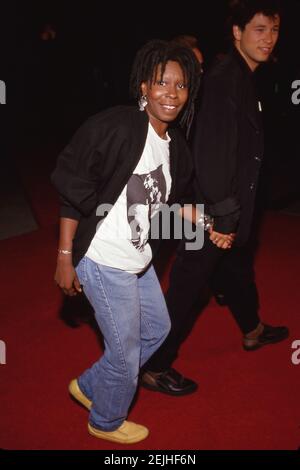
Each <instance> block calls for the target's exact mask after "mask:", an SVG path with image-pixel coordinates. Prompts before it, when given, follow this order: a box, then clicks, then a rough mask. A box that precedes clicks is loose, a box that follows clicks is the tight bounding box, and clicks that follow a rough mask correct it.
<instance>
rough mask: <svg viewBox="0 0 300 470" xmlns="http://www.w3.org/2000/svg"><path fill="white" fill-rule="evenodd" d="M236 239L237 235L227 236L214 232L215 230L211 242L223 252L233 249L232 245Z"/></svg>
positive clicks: (211, 233)
mask: <svg viewBox="0 0 300 470" xmlns="http://www.w3.org/2000/svg"><path fill="white" fill-rule="evenodd" d="M235 237H236V234H235V233H230V234H225V233H219V232H214V231H213V230H212V231H211V232H210V237H209V238H210V240H211V241H212V242H213V244H214V245H216V246H217V247H218V248H221V249H222V250H229V249H230V248H231V247H232V243H233V242H234V239H235Z"/></svg>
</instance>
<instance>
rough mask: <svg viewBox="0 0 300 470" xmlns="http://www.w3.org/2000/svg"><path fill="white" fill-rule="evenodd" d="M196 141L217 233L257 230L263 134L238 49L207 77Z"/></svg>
mask: <svg viewBox="0 0 300 470" xmlns="http://www.w3.org/2000/svg"><path fill="white" fill-rule="evenodd" d="M200 103H201V104H200V109H199V114H198V116H197V120H196V125H195V129H194V139H193V156H194V161H195V169H196V179H195V191H196V194H197V201H198V202H199V203H204V204H205V205H206V210H207V212H210V213H211V214H212V215H213V216H215V226H214V227H215V230H216V231H218V232H223V233H230V232H235V231H236V230H237V239H236V243H237V244H238V245H241V244H244V243H245V242H246V241H247V239H248V237H249V233H250V230H251V224H252V218H253V211H254V203H255V194H256V188H257V183H258V177H259V171H260V166H261V162H262V158H263V150H264V145H263V129H262V119H261V115H260V114H261V113H260V111H259V102H258V99H257V96H256V91H255V84H254V74H253V72H252V71H251V70H250V68H249V67H248V65H247V63H246V62H245V61H244V59H243V58H242V56H241V55H240V54H239V52H238V51H237V50H236V49H235V48H234V49H233V50H232V51H231V52H230V53H229V54H227V55H226V56H225V57H224V58H223V59H221V60H219V61H217V62H216V63H215V64H214V65H213V66H212V68H211V69H210V70H209V71H208V72H207V74H206V75H205V77H204V83H203V89H202V96H201V99H200Z"/></svg>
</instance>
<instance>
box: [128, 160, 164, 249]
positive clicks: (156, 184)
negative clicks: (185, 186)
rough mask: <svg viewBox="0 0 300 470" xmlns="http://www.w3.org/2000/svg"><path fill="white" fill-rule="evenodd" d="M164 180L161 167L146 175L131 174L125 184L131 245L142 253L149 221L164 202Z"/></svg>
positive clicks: (146, 238)
mask: <svg viewBox="0 0 300 470" xmlns="http://www.w3.org/2000/svg"><path fill="white" fill-rule="evenodd" d="M166 191H167V188H166V180H165V177H164V174H163V171H162V165H160V166H159V167H158V168H157V169H156V170H153V171H151V172H150V173H147V174H142V175H138V174H133V175H132V176H131V178H130V180H129V181H128V183H127V194H126V196H127V217H128V223H129V225H130V228H131V243H132V244H133V246H134V247H135V248H136V249H137V250H139V251H144V247H145V245H146V243H147V240H148V236H149V230H150V219H151V217H153V216H154V215H155V213H156V212H158V211H159V208H160V205H161V204H164V203H165V202H166Z"/></svg>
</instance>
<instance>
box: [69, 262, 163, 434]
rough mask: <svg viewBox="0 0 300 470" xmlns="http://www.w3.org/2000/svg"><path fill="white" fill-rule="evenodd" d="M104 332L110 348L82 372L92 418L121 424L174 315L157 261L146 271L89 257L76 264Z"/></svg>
mask: <svg viewBox="0 0 300 470" xmlns="http://www.w3.org/2000/svg"><path fill="white" fill-rule="evenodd" d="M76 272H77V275H78V278H79V280H80V283H81V285H82V286H83V290H84V293H85V295H86V297H87V298H88V300H89V302H90V303H91V305H92V307H93V309H94V311H95V317H96V320H97V323H98V326H99V328H100V330H101V333H102V335H103V338H104V345H105V349H104V354H103V356H102V357H101V358H100V359H99V361H97V362H96V363H95V364H94V365H93V366H92V367H91V368H90V369H87V370H86V371H85V372H84V373H83V374H82V375H81V376H80V377H79V378H78V384H79V387H80V389H81V390H82V392H83V393H84V394H85V395H86V396H87V397H88V398H89V399H90V400H91V401H92V402H93V406H92V409H91V412H90V418H89V421H90V424H91V425H92V426H94V427H95V428H98V429H101V430H103V431H113V430H115V429H117V428H118V427H119V426H120V425H121V424H122V423H123V421H124V420H125V419H126V417H127V413H128V409H129V406H130V404H131V402H132V399H133V397H134V394H135V391H136V388H137V383H138V374H139V369H140V367H141V366H142V365H143V364H144V363H145V362H146V361H147V360H148V359H149V358H150V356H152V354H153V353H154V352H155V351H156V350H157V349H158V348H159V346H160V345H161V344H162V342H163V341H164V339H165V338H166V336H167V335H168V333H169V331H170V327H171V325H170V319H169V314H168V310H167V306H166V303H165V299H164V295H163V293H162V290H161V287H160V284H159V281H158V279H157V276H156V273H155V271H154V268H153V266H152V265H151V266H150V268H148V269H147V271H145V272H144V273H142V274H140V275H136V274H129V273H127V272H126V271H122V270H119V269H114V268H110V267H107V266H103V265H100V264H97V263H95V262H94V261H92V260H91V259H89V258H87V257H84V258H83V259H82V260H81V261H80V263H79V265H78V266H77V268H76Z"/></svg>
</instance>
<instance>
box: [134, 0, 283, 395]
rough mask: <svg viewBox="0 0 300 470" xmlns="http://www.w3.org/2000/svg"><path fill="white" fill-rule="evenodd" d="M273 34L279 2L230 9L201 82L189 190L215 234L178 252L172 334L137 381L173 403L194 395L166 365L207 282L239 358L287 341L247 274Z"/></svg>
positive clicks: (171, 295)
mask: <svg viewBox="0 0 300 470" xmlns="http://www.w3.org/2000/svg"><path fill="white" fill-rule="evenodd" d="M279 27H280V13H279V5H278V4H277V2H274V1H272V0H255V1H253V0H252V1H247V0H244V1H239V2H235V7H234V10H233V16H232V33H233V41H234V47H233V49H232V50H231V51H230V52H229V53H228V54H227V55H226V56H225V57H224V58H222V59H221V60H219V61H218V62H217V63H216V64H215V65H214V66H213V67H212V68H211V70H210V71H209V72H208V73H207V74H206V76H205V78H204V85H203V90H202V97H201V106H200V110H199V114H198V118H197V121H196V127H195V132H194V139H193V154H194V160H195V169H196V177H195V189H196V194H197V202H198V203H200V202H201V203H203V202H204V204H205V205H206V212H207V213H210V214H211V215H212V216H213V217H214V226H213V230H211V231H210V232H207V233H206V239H205V243H204V248H203V249H202V250H198V251H185V250H184V248H183V245H181V246H180V248H179V252H178V256H177V258H176V261H175V263H174V266H173V269H172V272H171V276H170V287H169V290H168V293H167V305H168V309H169V313H170V317H171V323H172V329H171V332H170V334H169V336H168V338H167V340H166V341H165V342H164V343H163V345H162V346H161V347H160V349H159V350H158V351H157V352H156V353H155V354H154V355H153V356H152V358H151V359H150V361H149V362H148V363H147V365H146V371H145V373H144V374H143V376H142V379H141V383H142V385H143V386H145V387H146V388H148V389H150V390H154V391H160V392H163V393H168V394H171V395H175V396H177V395H185V394H187V393H192V392H193V391H195V390H196V389H197V384H196V383H195V382H194V381H192V380H190V379H187V378H185V377H183V376H182V375H181V374H180V373H179V372H177V371H176V370H174V369H172V368H171V365H172V362H173V361H174V359H175V358H176V356H177V353H178V349H179V347H180V344H181V342H182V340H183V339H184V337H185V335H186V325H187V324H188V323H189V318H190V315H191V312H192V307H193V306H194V305H195V303H196V301H197V299H198V296H199V293H200V292H201V290H202V289H203V288H204V285H205V284H206V283H207V282H208V281H209V279H210V278H211V277H212V276H213V275H214V276H215V275H217V277H218V284H219V285H221V287H222V293H223V294H224V295H225V298H226V303H227V305H228V307H229V309H230V311H231V313H232V314H233V316H234V319H235V321H236V322H237V324H238V326H239V328H240V330H241V332H242V334H243V347H244V349H245V350H247V351H253V350H256V349H258V348H260V347H262V346H265V345H267V344H272V343H276V342H279V341H281V340H283V339H285V338H286V337H287V336H288V334H289V332H288V329H287V328H286V327H273V326H269V325H265V324H263V323H262V322H261V320H260V317H259V313H258V310H259V302H258V294H257V289H256V284H255V278H254V269H253V259H254V256H253V240H254V239H255V235H256V232H255V226H256V225H257V224H256V222H257V215H256V208H257V197H256V196H257V191H256V190H257V186H258V179H259V173H260V167H261V163H262V157H263V129H262V119H261V112H262V104H261V102H260V101H259V100H258V99H257V96H256V91H255V84H254V72H255V70H256V69H257V67H258V66H259V65H260V64H261V63H264V62H266V61H267V60H268V59H269V57H270V55H271V53H272V51H273V49H274V47H275V45H276V42H277V40H278V35H279ZM230 237H231V238H230ZM232 238H235V242H234V245H233V248H232V249H230V245H231V239H232Z"/></svg>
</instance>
